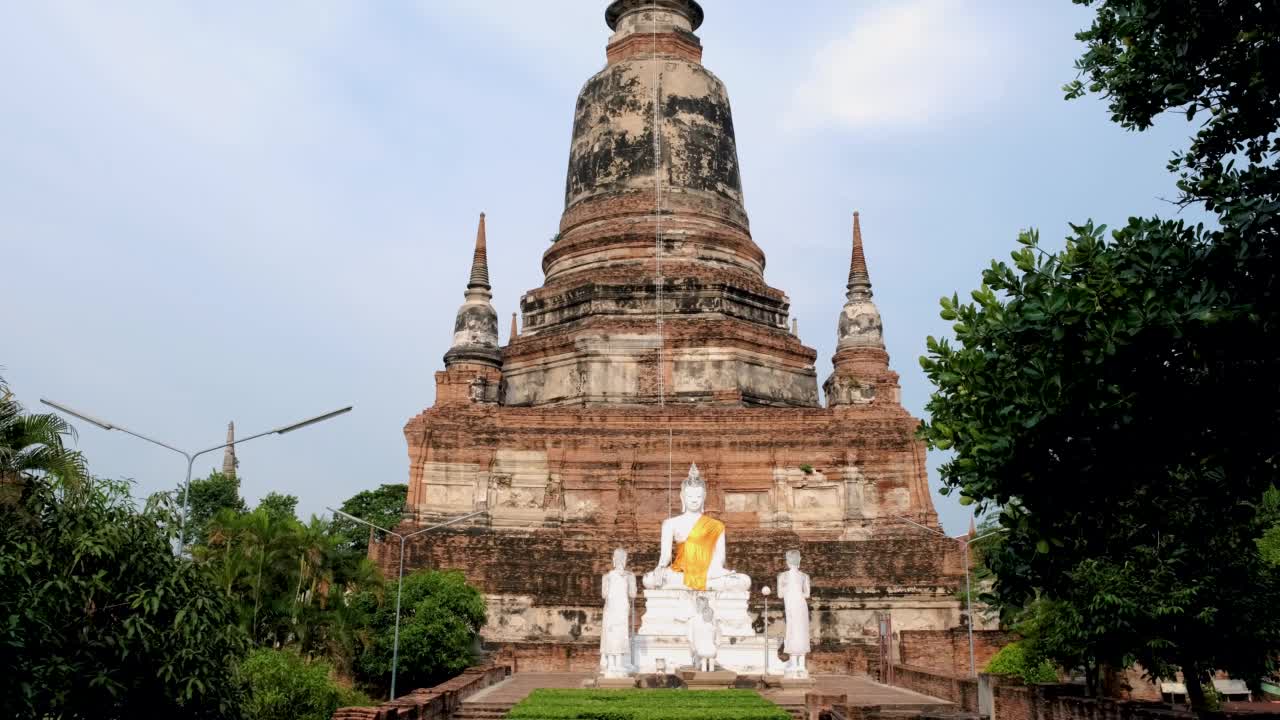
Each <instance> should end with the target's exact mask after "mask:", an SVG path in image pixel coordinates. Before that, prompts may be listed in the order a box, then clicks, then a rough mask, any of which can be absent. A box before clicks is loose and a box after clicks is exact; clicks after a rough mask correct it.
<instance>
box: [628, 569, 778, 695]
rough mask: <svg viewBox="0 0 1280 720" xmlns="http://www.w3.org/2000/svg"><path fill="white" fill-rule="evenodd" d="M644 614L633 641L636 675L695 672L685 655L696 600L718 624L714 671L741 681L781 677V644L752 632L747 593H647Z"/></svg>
mask: <svg viewBox="0 0 1280 720" xmlns="http://www.w3.org/2000/svg"><path fill="white" fill-rule="evenodd" d="M643 592H644V599H645V611H644V616H643V617H641V618H640V630H639V631H638V632H637V633H636V635H635V636H634V637H632V639H631V642H632V653H633V657H634V665H635V671H636V672H640V673H654V672H668V673H670V672H676V671H677V669H679V668H686V667H692V666H693V653H692V652H691V651H690V649H689V639H688V638H689V635H688V627H689V626H688V623H689V618H690V617H692V616H693V612H694V609H695V608H696V607H697V605H696V603H697V598H698V597H699V596H702V597H705V598H707V601H708V602H709V603H710V605H711V609H712V611H713V612H715V614H716V620H717V621H718V622H719V623H720V633H721V644H720V648H719V650H718V652H717V653H716V659H715V664H716V667H717V668H723V669H725V670H731V671H733V672H736V673H738V674H739V675H758V674H760V673H761V671H762V670H765V669H766V668H765V665H766V659H765V658H766V656H767V657H768V661H767V664H768V668H767V670H768V672H769V673H774V674H778V675H781V674H782V673H783V670H784V668H785V663H783V662H782V660H781V659H780V658H779V657H778V649H779V647H780V645H781V641H780V640H779V639H778V638H771V639H770V640H769V641H768V643H767V649H766V642H765V639H764V638H763V637H761V636H759V635H757V634H756V633H755V632H754V631H753V630H752V629H751V616H750V614H749V613H748V612H747V601H748V600H749V599H750V597H751V594H750V593H749V592H747V591H745V590H741V591H724V592H699V591H696V590H651V589H645V590H644V591H643Z"/></svg>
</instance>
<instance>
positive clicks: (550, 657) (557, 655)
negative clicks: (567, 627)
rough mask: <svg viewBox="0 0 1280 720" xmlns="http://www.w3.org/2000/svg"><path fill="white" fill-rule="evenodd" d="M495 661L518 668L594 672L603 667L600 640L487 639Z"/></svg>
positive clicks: (513, 668) (541, 670)
mask: <svg viewBox="0 0 1280 720" xmlns="http://www.w3.org/2000/svg"><path fill="white" fill-rule="evenodd" d="M485 650H486V651H488V652H489V653H490V657H491V658H492V659H493V661H494V662H496V663H499V664H501V665H506V666H508V667H510V668H511V671H512V672H513V673H516V672H595V671H597V670H598V669H599V668H600V644H599V643H598V642H577V643H575V642H561V643H552V642H499V643H485Z"/></svg>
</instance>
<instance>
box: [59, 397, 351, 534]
mask: <svg viewBox="0 0 1280 720" xmlns="http://www.w3.org/2000/svg"><path fill="white" fill-rule="evenodd" d="M40 402H42V403H44V404H45V405H48V406H49V407H51V408H53V409H54V410H57V411H58V412H61V413H66V414H67V415H70V416H72V417H75V418H79V419H81V420H83V421H85V422H87V423H89V424H90V425H96V426H98V427H100V428H102V429H103V430H118V431H120V432H122V433H124V434H126V435H132V436H134V437H136V438H138V439H139V440H145V441H147V442H149V443H151V444H152V445H159V446H160V447H162V448H164V449H166V450H172V451H173V452H176V453H178V454H179V455H181V456H183V457H185V458H186V459H187V479H186V481H185V482H184V483H183V486H182V517H181V518H180V519H179V520H178V556H179V557H181V556H182V554H183V553H184V552H185V551H186V545H187V512H188V510H189V508H190V507H191V472H192V467H193V466H194V465H195V462H196V458H198V457H200V456H201V455H204V454H205V453H209V452H213V451H214V450H221V449H222V448H225V447H231V446H232V445H239V444H240V443H243V442H248V441H250V440H253V439H256V438H260V437H262V436H264V435H283V434H285V433H288V432H293V431H294V430H298V429H300V428H304V427H306V426H308V425H314V424H316V423H318V422H324V421H325V420H328V419H330V418H334V417H337V416H339V415H341V414H343V413H347V412H351V408H352V406H351V405H348V406H346V407H344V408H340V409H338V410H334V411H332V412H327V413H325V414H323V415H317V416H315V417H312V418H307V419H306V420H303V421H301V422H296V423H293V424H292V425H281V426H280V427H278V428H274V429H272V430H267V431H265V432H260V433H258V434H256V435H250V436H249V437H244V438H240V439H239V440H233V441H231V442H229V443H222V444H221V445H215V446H213V447H211V448H206V449H204V450H201V451H199V452H197V453H195V454H192V453H189V452H187V451H185V450H180V449H178V448H176V447H174V446H172V445H170V444H168V443H165V442H161V441H159V440H156V439H155V438H150V437H147V436H146V435H143V434H142V433H139V432H134V431H133V430H130V429H129V428H127V427H121V426H120V425H116V424H113V423H110V422H108V421H106V420H103V419H101V418H96V417H94V416H92V415H87V414H85V413H82V412H80V411H79V410H73V409H71V408H69V407H67V406H66V405H63V404H62V403H57V402H54V401H52V400H50V399H48V398H40Z"/></svg>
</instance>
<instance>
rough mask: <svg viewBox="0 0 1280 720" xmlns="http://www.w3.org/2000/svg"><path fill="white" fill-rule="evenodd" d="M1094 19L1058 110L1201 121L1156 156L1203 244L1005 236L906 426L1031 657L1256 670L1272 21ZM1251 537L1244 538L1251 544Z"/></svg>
mask: <svg viewBox="0 0 1280 720" xmlns="http://www.w3.org/2000/svg"><path fill="white" fill-rule="evenodd" d="M1076 2H1077V3H1079V4H1082V5H1088V6H1091V7H1095V9H1096V17H1095V21H1094V23H1093V24H1092V26H1091V27H1090V28H1089V29H1088V30H1085V31H1084V32H1082V33H1080V34H1079V35H1078V37H1079V38H1080V39H1081V40H1083V41H1084V42H1085V43H1086V46H1087V49H1086V51H1085V53H1084V55H1083V56H1082V57H1081V59H1080V61H1079V63H1078V64H1077V67H1078V69H1079V71H1080V73H1081V79H1080V80H1077V81H1075V82H1073V83H1070V84H1069V85H1068V86H1067V93H1068V96H1069V97H1079V96H1081V95H1084V94H1085V93H1088V92H1093V93H1099V94H1101V95H1102V96H1103V97H1104V98H1105V99H1106V101H1107V102H1108V104H1109V106H1110V109H1111V112H1112V117H1113V119H1114V120H1115V121H1116V122H1118V123H1120V124H1121V125H1123V126H1125V127H1127V128H1130V129H1134V130H1143V129H1146V128H1148V127H1150V126H1151V125H1152V123H1153V122H1154V121H1155V120H1156V118H1157V117H1159V116H1161V115H1162V114H1164V113H1168V112H1176V113H1178V114H1179V115H1181V116H1184V117H1186V118H1188V119H1196V120H1199V122H1200V124H1199V126H1198V129H1197V131H1196V134H1195V136H1194V138H1193V139H1192V142H1191V143H1190V145H1189V147H1188V148H1187V149H1186V150H1185V151H1184V152H1180V153H1178V154H1177V155H1175V156H1174V158H1173V160H1172V161H1171V163H1170V168H1171V170H1173V171H1174V172H1177V173H1178V174H1179V183H1178V187H1179V189H1180V193H1181V196H1180V202H1181V203H1182V204H1184V205H1197V206H1202V207H1203V208H1205V209H1207V210H1208V211H1209V212H1210V213H1212V214H1213V215H1214V216H1215V219H1216V223H1217V228H1215V229H1209V230H1206V229H1205V228H1204V227H1201V226H1189V225H1187V224H1186V223H1184V222H1171V221H1163V220H1160V219H1158V218H1146V219H1144V218H1131V219H1130V220H1129V221H1128V223H1127V224H1126V225H1125V227H1123V228H1121V229H1120V230H1118V231H1116V232H1114V233H1112V234H1111V235H1110V236H1109V237H1108V235H1107V233H1106V232H1105V228H1102V227H1095V226H1094V225H1093V224H1092V223H1086V224H1084V225H1080V226H1072V233H1071V236H1070V237H1068V238H1067V243H1066V247H1065V249H1063V250H1061V251H1059V252H1047V251H1046V250H1045V249H1043V248H1041V247H1040V244H1039V238H1038V235H1037V234H1036V233H1034V232H1028V233H1024V234H1023V235H1022V236H1021V237H1020V238H1019V242H1020V243H1021V244H1022V245H1023V247H1022V248H1021V249H1020V250H1018V251H1016V252H1015V253H1014V254H1013V267H1012V268H1011V267H1009V266H1008V265H1006V264H1004V263H993V264H992V266H991V268H990V269H988V270H987V271H985V272H984V273H983V285H982V287H980V288H979V289H978V290H976V291H974V292H973V293H972V295H971V299H972V302H964V303H962V302H961V301H960V299H959V298H958V297H955V296H953V297H951V298H946V299H944V300H943V303H942V304H943V310H942V315H943V318H944V319H947V320H951V321H954V322H955V325H954V331H955V340H956V343H955V345H954V346H953V345H952V344H951V343H950V342H948V341H945V340H943V341H936V340H933V339H932V338H931V339H930V340H929V355H928V356H927V357H925V358H923V359H922V364H923V366H924V368H925V370H926V372H927V373H928V375H929V377H930V379H931V380H932V381H933V382H934V384H935V386H936V388H937V389H936V392H935V393H934V395H933V397H932V399H931V400H930V403H929V406H928V410H929V413H930V416H931V420H930V422H928V423H926V424H925V425H924V426H923V427H922V433H923V435H924V436H925V437H926V438H927V440H928V441H929V443H930V445H931V446H932V447H934V448H938V449H953V450H955V456H954V457H953V459H952V460H950V461H949V462H948V463H946V464H945V465H944V467H943V468H942V476H943V481H944V484H945V486H946V488H947V489H948V490H954V491H958V492H960V493H961V501H962V502H965V503H972V502H976V503H978V505H979V507H980V508H985V507H991V506H996V507H999V508H1000V509H1001V512H1000V522H1001V525H1002V526H1003V527H1004V528H1006V530H1007V533H1006V538H1005V541H1004V542H1003V543H1002V546H1001V547H1000V548H998V549H997V550H996V551H995V552H994V553H992V554H991V556H990V557H989V559H988V560H989V563H990V565H991V567H992V569H993V570H994V571H995V574H996V578H997V579H996V585H995V596H996V599H997V601H998V602H999V603H1000V604H1001V606H1002V607H1003V608H1004V609H1005V610H1006V611H1008V612H1011V613H1012V612H1017V611H1019V610H1022V609H1023V608H1026V607H1028V605H1029V603H1031V602H1032V601H1036V602H1041V603H1043V605H1042V606H1041V607H1039V608H1038V612H1039V613H1040V616H1039V619H1038V622H1039V624H1040V630H1039V632H1040V635H1041V645H1042V649H1044V650H1045V651H1046V652H1049V653H1051V654H1052V656H1054V657H1057V658H1060V659H1061V660H1062V661H1063V662H1064V664H1067V666H1068V667H1071V666H1073V665H1074V666H1081V667H1084V668H1086V669H1087V670H1088V671H1089V675H1090V677H1091V678H1093V677H1094V676H1095V675H1096V672H1097V668H1098V667H1100V666H1102V665H1116V666H1121V667H1123V666H1126V665H1128V664H1130V663H1131V662H1133V661H1138V662H1141V663H1142V665H1143V666H1144V667H1145V668H1147V670H1148V671H1149V672H1151V673H1153V674H1155V675H1158V676H1168V675H1171V674H1172V673H1173V672H1174V671H1175V670H1181V671H1182V672H1183V673H1184V675H1185V676H1186V679H1187V687H1188V689H1189V692H1190V694H1191V699H1192V702H1193V705H1195V706H1196V707H1197V708H1198V709H1202V708H1204V707H1205V703H1206V698H1205V697H1204V694H1203V693H1202V692H1201V688H1202V685H1203V681H1205V680H1207V679H1208V677H1209V673H1210V672H1211V671H1213V670H1216V669H1223V670H1227V671H1229V672H1231V673H1232V674H1233V675H1236V676H1238V677H1243V678H1246V679H1247V678H1256V677H1258V676H1259V675H1261V674H1263V673H1265V672H1266V671H1267V670H1268V669H1269V667H1270V666H1271V664H1272V658H1274V657H1275V656H1276V651H1277V649H1280V618H1278V617H1277V616H1276V614H1275V613H1274V608H1273V607H1271V606H1272V605H1273V602H1274V601H1273V598H1274V597H1276V596H1277V593H1280V578H1277V573H1276V570H1275V568H1274V567H1272V566H1270V565H1268V564H1266V563H1265V562H1264V561H1263V555H1262V553H1261V552H1259V548H1260V545H1261V547H1262V548H1263V549H1264V550H1265V547H1266V538H1265V537H1264V534H1265V533H1267V532H1268V529H1269V528H1270V527H1272V526H1273V523H1271V522H1268V520H1267V518H1266V517H1265V516H1266V513H1265V512H1264V505H1265V502H1264V496H1265V493H1266V492H1267V491H1268V490H1269V489H1271V488H1274V487H1275V484H1276V469H1275V467H1276V466H1275V463H1276V456H1277V443H1278V442H1280V432H1278V430H1280V422H1278V420H1280V414H1278V408H1280V384H1277V383H1276V382H1275V378H1276V377H1277V372H1278V371H1280V354H1277V353H1275V352H1274V351H1273V350H1271V347H1272V345H1273V344H1274V338H1275V337H1276V333H1277V330H1280V314H1278V313H1277V310H1278V309H1280V294H1278V293H1277V290H1280V288H1277V287H1276V278H1277V275H1278V273H1277V263H1276V240H1277V237H1278V236H1280V220H1278V218H1280V164H1278V163H1280V133H1277V130H1280V102H1278V99H1280V62H1277V61H1276V60H1277V58H1280V32H1277V28H1280V5H1276V4H1275V3H1256V2H1251V1H1250V0H1223V1H1222V2H1215V3H1196V2H1187V1H1186V0H1076ZM1259 539H1262V540H1263V542H1262V543H1261V544H1260V543H1258V540H1259Z"/></svg>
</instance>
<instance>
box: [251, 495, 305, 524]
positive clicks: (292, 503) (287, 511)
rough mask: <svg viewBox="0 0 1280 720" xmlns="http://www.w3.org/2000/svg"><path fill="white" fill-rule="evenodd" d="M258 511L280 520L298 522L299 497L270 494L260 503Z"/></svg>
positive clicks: (264, 496) (263, 497)
mask: <svg viewBox="0 0 1280 720" xmlns="http://www.w3.org/2000/svg"><path fill="white" fill-rule="evenodd" d="M255 509H257V510H263V511H265V512H266V513H267V514H268V515H271V516H272V517H274V518H277V519H280V520H286V519H288V520H296V519H297V517H298V516H297V512H298V497H297V496H296V495H285V494H282V493H278V492H274V491H273V492H269V493H267V494H266V495H263V496H262V499H261V500H259V501H258V507H257V508H255Z"/></svg>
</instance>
